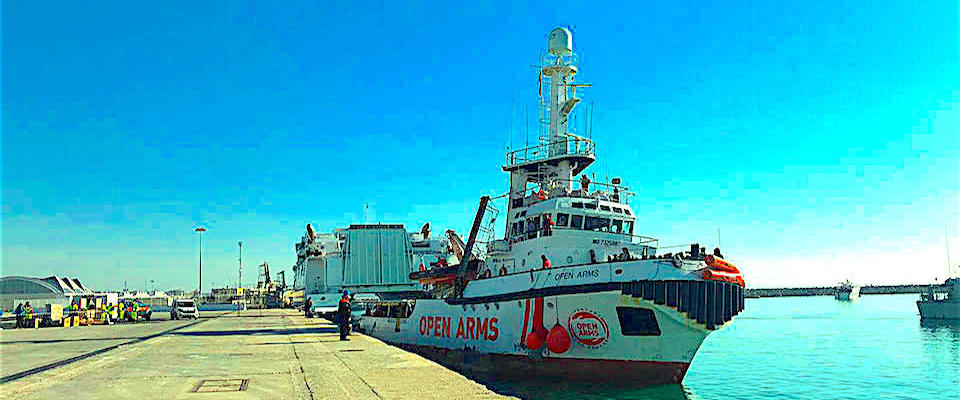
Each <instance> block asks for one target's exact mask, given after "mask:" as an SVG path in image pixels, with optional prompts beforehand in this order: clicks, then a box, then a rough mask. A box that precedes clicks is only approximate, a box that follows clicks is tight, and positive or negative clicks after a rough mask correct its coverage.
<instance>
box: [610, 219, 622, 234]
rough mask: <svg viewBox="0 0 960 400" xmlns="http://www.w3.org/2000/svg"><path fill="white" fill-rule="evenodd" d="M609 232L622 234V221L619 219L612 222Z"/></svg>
mask: <svg viewBox="0 0 960 400" xmlns="http://www.w3.org/2000/svg"><path fill="white" fill-rule="evenodd" d="M610 232H613V233H621V232H623V221H621V220H619V219H615V220H613V223H611V224H610Z"/></svg>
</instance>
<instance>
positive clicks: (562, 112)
mask: <svg viewBox="0 0 960 400" xmlns="http://www.w3.org/2000/svg"><path fill="white" fill-rule="evenodd" d="M547 42H548V51H547V54H544V55H543V56H542V57H541V65H540V72H539V73H540V88H541V89H540V124H541V129H540V137H539V144H538V145H536V146H532V147H528V148H525V149H520V150H516V151H512V152H510V153H507V161H506V165H505V166H504V167H503V170H504V171H506V172H510V196H509V197H510V199H509V202H508V205H507V226H508V227H509V226H510V224H511V223H513V222H514V221H513V220H514V219H515V218H516V217H515V216H514V213H512V212H511V210H512V209H514V208H518V207H524V206H525V205H527V204H529V202H528V201H527V200H526V199H527V196H528V194H529V193H528V190H527V184H528V183H532V184H534V185H537V186H538V188H537V189H539V190H543V191H544V192H545V193H549V194H553V195H556V194H560V193H565V192H569V191H570V189H571V187H572V182H573V177H574V176H576V175H577V174H579V173H580V171H583V169H584V168H586V167H587V166H588V165H590V164H591V163H593V161H594V155H593V142H591V141H590V140H588V139H586V138H582V137H579V136H576V135H573V134H570V133H568V132H567V122H568V117H569V115H570V112H571V111H573V107H574V106H576V105H577V103H579V102H580V98H578V97H576V88H577V87H579V86H589V85H574V84H573V78H574V75H576V74H577V67H576V65H575V63H576V55H575V54H574V52H573V36H572V34H571V33H570V31H569V30H568V29H566V28H556V29H554V30H553V31H551V32H550V35H549V37H548V40H547ZM544 86H546V87H547V89H548V91H547V93H543V88H544ZM508 230H509V228H508Z"/></svg>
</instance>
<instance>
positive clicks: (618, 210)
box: [613, 207, 623, 214]
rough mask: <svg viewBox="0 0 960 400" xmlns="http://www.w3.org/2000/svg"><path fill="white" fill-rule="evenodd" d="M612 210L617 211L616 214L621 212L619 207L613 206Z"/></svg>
mask: <svg viewBox="0 0 960 400" xmlns="http://www.w3.org/2000/svg"><path fill="white" fill-rule="evenodd" d="M613 212H615V213H617V214H623V209H622V208H620V207H614V208H613Z"/></svg>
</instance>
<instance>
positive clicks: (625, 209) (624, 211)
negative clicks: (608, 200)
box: [623, 208, 632, 215]
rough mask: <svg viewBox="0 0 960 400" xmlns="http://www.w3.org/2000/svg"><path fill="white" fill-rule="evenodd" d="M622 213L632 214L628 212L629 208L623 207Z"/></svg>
mask: <svg viewBox="0 0 960 400" xmlns="http://www.w3.org/2000/svg"><path fill="white" fill-rule="evenodd" d="M623 213H624V214H627V215H632V214H630V209H629V208H624V209H623Z"/></svg>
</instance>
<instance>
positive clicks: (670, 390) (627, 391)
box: [474, 377, 701, 400]
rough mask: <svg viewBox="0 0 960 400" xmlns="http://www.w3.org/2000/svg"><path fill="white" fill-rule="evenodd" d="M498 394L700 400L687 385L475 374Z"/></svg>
mask: <svg viewBox="0 0 960 400" xmlns="http://www.w3.org/2000/svg"><path fill="white" fill-rule="evenodd" d="M474 379H476V380H477V381H478V382H480V383H482V384H484V385H486V386H487V387H488V388H490V389H491V390H494V391H496V392H498V393H501V394H505V395H509V396H516V397H518V398H521V399H525V400H554V399H555V400H573V399H577V400H606V399H622V400H648V399H658V400H660V399H662V400H700V399H701V398H700V397H699V396H697V395H696V394H695V393H694V392H693V390H691V389H690V388H688V387H685V386H683V385H660V386H649V387H641V388H637V387H623V386H622V385H621V386H615V385H609V386H608V385H602V384H597V383H588V382H552V381H551V382H542V383H537V382H531V381H529V380H525V381H503V380H500V381H496V382H487V381H483V380H482V379H480V378H478V377H474Z"/></svg>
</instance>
